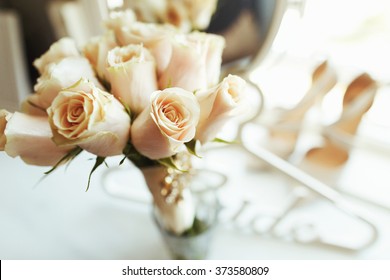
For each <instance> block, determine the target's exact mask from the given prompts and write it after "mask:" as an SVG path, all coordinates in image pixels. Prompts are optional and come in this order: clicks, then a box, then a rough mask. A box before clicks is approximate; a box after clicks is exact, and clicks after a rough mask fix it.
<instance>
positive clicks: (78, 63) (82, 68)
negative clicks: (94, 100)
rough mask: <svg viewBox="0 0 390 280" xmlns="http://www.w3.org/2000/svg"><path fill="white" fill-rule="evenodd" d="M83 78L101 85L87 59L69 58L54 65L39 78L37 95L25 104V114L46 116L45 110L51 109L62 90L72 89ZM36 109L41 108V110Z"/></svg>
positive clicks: (29, 97)
mask: <svg viewBox="0 0 390 280" xmlns="http://www.w3.org/2000/svg"><path fill="white" fill-rule="evenodd" d="M81 78H85V79H89V80H91V81H93V82H94V83H96V84H98V83H99V82H98V81H97V80H96V78H95V73H94V71H93V69H92V67H91V65H90V64H89V62H88V60H87V59H86V58H84V57H81V56H78V57H67V58H64V59H62V60H61V61H59V62H58V63H52V64H51V65H50V66H49V67H48V68H47V69H46V70H45V72H44V73H43V75H42V76H41V77H39V78H38V82H37V84H36V85H35V86H34V90H35V91H36V93H35V94H32V95H30V96H28V98H27V100H26V101H25V102H24V103H23V105H22V109H23V112H25V113H28V114H34V115H36V114H38V115H46V113H45V110H46V109H47V108H49V107H50V105H51V103H52V102H53V100H54V98H55V97H56V96H57V95H58V93H59V92H60V91H61V89H63V88H66V87H70V86H71V85H73V84H74V83H76V82H77V81H79V80H80V79H81ZM36 108H40V110H37V109H36Z"/></svg>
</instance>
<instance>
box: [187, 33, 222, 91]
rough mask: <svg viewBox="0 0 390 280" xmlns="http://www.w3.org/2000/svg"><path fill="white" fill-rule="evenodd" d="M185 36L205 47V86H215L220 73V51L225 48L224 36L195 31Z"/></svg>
mask: <svg viewBox="0 0 390 280" xmlns="http://www.w3.org/2000/svg"><path fill="white" fill-rule="evenodd" d="M187 38H188V40H190V41H192V42H193V43H194V44H196V43H198V44H201V45H203V46H204V48H205V49H207V51H206V59H205V71H206V78H207V87H213V86H215V85H216V84H218V82H219V77H220V74H221V64H222V53H223V50H224V48H225V38H223V37H222V36H220V35H216V34H210V33H203V32H197V31H195V32H192V33H190V34H188V35H187Z"/></svg>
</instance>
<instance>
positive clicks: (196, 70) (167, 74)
mask: <svg viewBox="0 0 390 280" xmlns="http://www.w3.org/2000/svg"><path fill="white" fill-rule="evenodd" d="M207 51H208V45H207V43H206V41H201V40H194V39H193V38H190V37H188V36H186V35H176V36H175V37H174V38H173V39H172V55H171V59H170V61H169V64H168V66H167V68H166V69H165V70H164V71H163V73H162V74H161V75H160V77H159V80H158V84H159V87H160V89H163V88H165V87H167V86H172V87H180V88H183V89H186V90H188V91H195V90H199V89H205V88H207V83H208V82H207V71H206V59H207Z"/></svg>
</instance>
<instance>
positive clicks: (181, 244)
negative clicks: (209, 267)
mask: <svg viewBox="0 0 390 280" xmlns="http://www.w3.org/2000/svg"><path fill="white" fill-rule="evenodd" d="M141 171H142V173H143V175H144V178H145V182H146V184H147V186H148V188H149V190H150V191H151V193H152V195H153V201H154V207H153V219H154V221H155V223H156V226H157V228H158V230H159V231H160V233H161V235H162V238H163V240H164V243H165V245H166V246H167V248H168V250H169V251H170V253H171V256H172V258H174V259H186V260H196V259H205V258H207V254H208V249H209V248H210V244H211V242H212V237H213V233H214V231H215V227H216V223H217V217H218V211H219V207H220V205H219V203H218V199H217V194H216V189H215V188H213V187H212V186H209V184H208V183H207V182H206V181H205V180H204V178H200V176H197V174H196V172H193V171H190V172H183V173H182V172H176V171H173V170H170V169H169V168H166V167H162V166H158V167H149V168H143V169H141Z"/></svg>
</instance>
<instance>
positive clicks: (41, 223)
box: [0, 147, 390, 259]
mask: <svg viewBox="0 0 390 280" xmlns="http://www.w3.org/2000/svg"><path fill="white" fill-rule="evenodd" d="M90 157H91V156H90V155H89V154H87V153H85V154H81V155H80V156H79V158H77V159H76V160H75V161H74V162H72V163H71V164H70V165H69V167H68V168H67V170H65V168H59V169H58V170H56V171H55V172H54V173H52V174H50V175H49V176H47V177H46V178H45V179H44V180H42V181H40V182H39V180H40V179H41V178H42V175H43V172H44V171H47V170H48V169H47V168H42V167H35V166H29V165H26V164H24V163H23V162H22V161H21V160H20V159H19V158H16V159H13V158H10V157H8V156H7V155H6V154H5V153H3V152H2V153H0V166H1V168H0V174H1V183H0V225H1V227H0V259H167V258H170V255H169V253H168V251H167V249H166V248H165V245H164V243H163V241H162V238H161V236H160V234H159V232H158V230H157V228H156V226H155V224H154V223H153V221H152V218H151V214H150V206H149V205H148V204H144V203H137V202H134V201H130V200H128V199H126V198H125V199H117V198H114V197H112V196H111V195H109V194H108V193H107V192H106V191H105V189H104V185H105V184H107V180H106V179H107V174H109V175H111V176H112V175H113V174H114V173H107V172H119V173H118V178H119V176H124V177H126V175H127V174H128V178H129V180H128V182H126V183H125V186H126V188H134V189H137V190H140V192H141V193H142V192H143V191H142V190H146V187H145V186H144V185H143V181H142V178H140V177H139V176H137V174H136V173H137V171H136V170H134V168H133V167H132V166H130V165H129V164H127V163H126V164H125V165H124V166H122V167H121V168H120V169H119V171H118V170H117V169H118V168H117V167H115V168H113V169H111V170H110V169H107V168H106V167H100V168H99V169H98V170H97V171H96V173H95V174H94V175H93V177H92V182H91V187H90V189H89V191H88V192H85V187H86V182H87V176H88V172H89V170H90V168H91V167H92V166H93V163H94V161H91V160H89V159H90ZM118 161H119V159H118V158H114V159H110V160H109V161H108V162H109V164H110V165H111V166H116V164H117V162H118ZM203 161H204V167H205V168H210V169H214V170H219V171H222V172H225V174H228V178H229V180H228V182H227V183H226V184H225V186H224V188H223V189H222V190H221V191H220V192H221V194H222V195H221V198H222V200H223V202H224V203H225V206H227V210H229V209H230V208H231V209H233V208H234V206H235V205H237V202H239V201H240V200H242V199H249V200H250V201H251V202H252V205H254V206H257V207H258V208H257V209H260V210H261V209H263V210H264V211H268V213H272V212H273V213H275V212H277V211H279V210H280V209H278V207H277V205H282V204H280V203H281V202H283V201H285V199H286V194H288V192H289V191H290V190H291V189H290V187H289V185H290V184H291V182H289V181H288V180H286V179H285V178H284V177H283V176H280V175H279V174H278V173H275V172H269V171H268V172H266V171H264V170H263V171H261V170H258V169H257V168H256V166H255V165H256V161H255V160H254V159H253V158H251V157H248V155H247V154H245V152H244V151H243V150H242V149H241V148H239V147H236V148H233V147H230V148H229V149H220V150H215V151H212V152H209V153H207V154H206V155H205V157H204V159H203ZM134 173H135V175H134ZM119 174H122V175H119ZM130 174H132V175H130ZM115 177H116V176H114V178H115ZM131 180H133V182H131ZM145 194H147V193H145ZM386 195H387V196H388V195H389V190H388V191H387V193H386ZM226 203H228V204H229V203H231V207H230V206H229V205H226ZM356 205H358V206H359V205H360V206H362V208H361V210H362V213H364V214H365V215H366V216H367V217H369V218H370V220H371V221H372V222H373V223H374V224H375V225H376V226H377V228H378V230H379V234H380V235H379V239H378V240H377V242H376V243H375V244H374V245H372V246H370V247H369V248H367V249H365V250H363V251H357V252H350V251H345V250H339V249H334V248H330V247H324V246H314V245H301V244H296V243H292V242H289V241H286V240H281V239H278V238H273V237H267V236H264V235H263V236H261V235H257V234H254V233H253V232H252V231H251V230H250V229H249V228H248V226H247V224H246V223H245V219H244V221H241V222H237V223H236V225H232V224H231V223H221V224H220V225H219V226H218V227H217V230H216V233H215V236H214V239H213V243H212V244H211V247H210V253H209V258H210V259H388V258H390V215H389V214H390V213H389V211H388V210H386V209H383V208H380V207H376V206H373V205H370V204H366V203H357V204H356ZM263 206H264V207H263ZM268 206H270V207H268ZM267 207H268V208H267ZM272 207H273V208H274V209H273V208H272ZM267 209H268V210H267ZM304 213H305V212H304ZM329 213H331V211H330V212H329ZM321 215H322V216H319V218H318V219H319V220H322V221H326V220H327V219H328V218H327V214H326V211H325V214H323V213H322V214H321ZM321 217H322V218H321ZM329 217H330V216H329ZM327 222H328V223H329V222H330V221H327ZM335 226H336V227H335ZM342 226H343V225H342V224H337V222H336V224H335V225H331V224H330V225H329V228H332V229H333V228H335V229H337V228H338V227H339V229H340V230H336V231H334V232H333V233H334V234H335V236H336V237H337V236H341V237H342V236H344V237H348V236H353V235H356V236H357V235H359V232H352V235H350V233H348V232H347V231H348V229H344V228H343V227H342ZM346 230H347V231H346ZM363 232H364V229H363ZM347 239H348V238H347Z"/></svg>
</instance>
